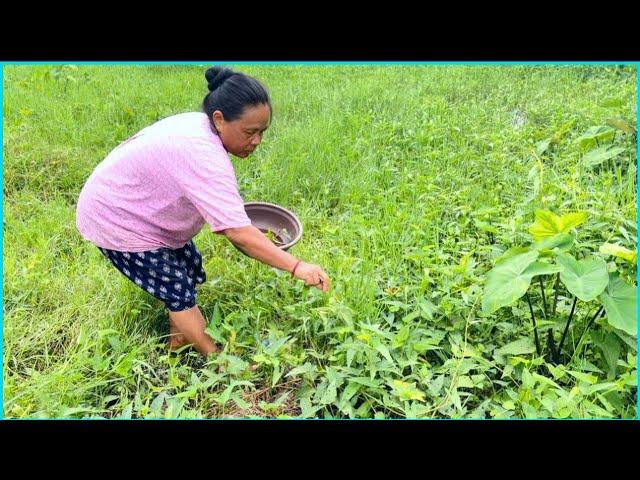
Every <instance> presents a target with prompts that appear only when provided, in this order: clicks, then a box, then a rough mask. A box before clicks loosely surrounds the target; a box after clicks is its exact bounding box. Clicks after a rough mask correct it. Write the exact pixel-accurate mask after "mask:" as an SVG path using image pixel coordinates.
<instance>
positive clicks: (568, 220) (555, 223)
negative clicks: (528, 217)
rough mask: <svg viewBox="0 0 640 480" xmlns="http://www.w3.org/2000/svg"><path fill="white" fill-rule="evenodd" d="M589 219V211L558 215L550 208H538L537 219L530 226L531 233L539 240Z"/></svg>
mask: <svg viewBox="0 0 640 480" xmlns="http://www.w3.org/2000/svg"><path fill="white" fill-rule="evenodd" d="M586 220H587V212H572V213H565V214H564V215H562V216H560V217H559V216H558V215H556V214H555V213H553V212H550V211H549V210H536V221H535V222H534V223H533V224H532V225H531V226H530V227H529V233H531V235H533V239H534V240H535V241H536V242H537V241H540V240H542V239H543V238H546V237H553V236H555V235H557V234H559V233H569V231H570V230H571V229H572V228H574V227H577V226H578V225H580V224H581V223H584V222H585V221H586Z"/></svg>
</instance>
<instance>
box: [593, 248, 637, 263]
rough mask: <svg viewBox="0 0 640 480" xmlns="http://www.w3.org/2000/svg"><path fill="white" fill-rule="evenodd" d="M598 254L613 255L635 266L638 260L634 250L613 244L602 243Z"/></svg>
mask: <svg viewBox="0 0 640 480" xmlns="http://www.w3.org/2000/svg"><path fill="white" fill-rule="evenodd" d="M600 253H604V254H606V255H614V256H616V257H619V258H623V259H625V260H627V261H628V262H629V263H633V264H635V263H636V262H637V260H638V252H637V251H636V250H629V249H628V248H625V247H623V246H622V245H615V244H613V243H604V244H602V246H601V247H600Z"/></svg>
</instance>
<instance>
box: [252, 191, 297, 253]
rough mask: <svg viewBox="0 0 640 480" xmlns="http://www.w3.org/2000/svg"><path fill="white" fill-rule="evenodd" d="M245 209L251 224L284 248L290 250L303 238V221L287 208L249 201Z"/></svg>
mask: <svg viewBox="0 0 640 480" xmlns="http://www.w3.org/2000/svg"><path fill="white" fill-rule="evenodd" d="M244 210H245V212H247V216H248V217H249V220H251V224H252V225H253V226H254V227H256V228H258V229H259V230H260V231H261V232H262V233H264V234H265V235H267V237H269V239H270V240H271V241H272V242H273V243H274V245H275V246H276V247H278V248H281V249H282V250H289V249H290V248H291V247H293V246H294V245H295V244H296V243H298V241H299V240H300V238H302V222H301V221H300V220H299V219H298V217H297V216H296V215H295V214H294V213H293V212H290V211H289V210H287V209H286V208H282V207H281V206H279V205H275V204H273V203H266V202H248V203H245V204H244Z"/></svg>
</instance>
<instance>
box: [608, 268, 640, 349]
mask: <svg viewBox="0 0 640 480" xmlns="http://www.w3.org/2000/svg"><path fill="white" fill-rule="evenodd" d="M600 300H602V304H603V305H604V310H605V311H606V312H607V321H608V322H609V324H610V325H612V326H614V327H616V328H619V329H620V330H624V331H625V332H627V333H628V334H629V335H633V336H637V335H638V310H637V305H636V304H637V302H638V288H637V287H636V286H633V285H629V284H627V283H626V282H625V281H624V280H622V279H621V278H620V277H619V276H618V275H617V274H612V275H611V277H610V279H609V285H607V288H606V289H605V291H604V292H602V294H601V295H600Z"/></svg>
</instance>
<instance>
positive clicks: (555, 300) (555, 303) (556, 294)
mask: <svg viewBox="0 0 640 480" xmlns="http://www.w3.org/2000/svg"><path fill="white" fill-rule="evenodd" d="M559 283H560V273H556V284H555V286H554V292H553V311H552V312H551V314H552V315H555V314H556V307H557V306H558V284H559Z"/></svg>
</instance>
